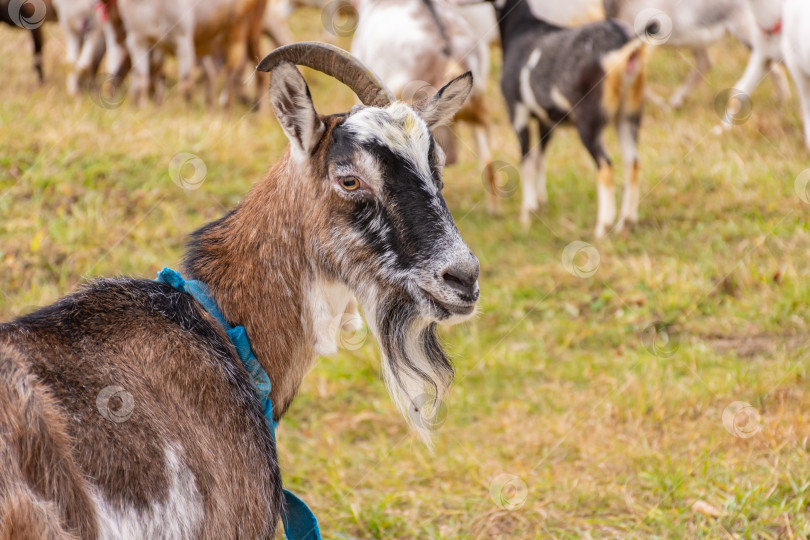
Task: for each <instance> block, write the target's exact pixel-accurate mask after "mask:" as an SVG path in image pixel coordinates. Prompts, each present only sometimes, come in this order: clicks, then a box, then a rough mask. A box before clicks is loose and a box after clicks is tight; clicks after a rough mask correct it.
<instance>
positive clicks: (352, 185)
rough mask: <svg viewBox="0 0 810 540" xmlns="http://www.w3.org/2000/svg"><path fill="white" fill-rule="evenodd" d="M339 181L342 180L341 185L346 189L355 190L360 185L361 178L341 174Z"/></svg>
mask: <svg viewBox="0 0 810 540" xmlns="http://www.w3.org/2000/svg"><path fill="white" fill-rule="evenodd" d="M338 182H340V187H342V188H343V189H345V190H346V191H354V190H355V189H357V188H359V187H360V179H359V178H357V177H356V176H341V177H340V179H339V180H338Z"/></svg>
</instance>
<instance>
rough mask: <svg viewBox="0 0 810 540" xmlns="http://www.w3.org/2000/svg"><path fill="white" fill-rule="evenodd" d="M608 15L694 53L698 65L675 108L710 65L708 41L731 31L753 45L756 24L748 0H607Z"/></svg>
mask: <svg viewBox="0 0 810 540" xmlns="http://www.w3.org/2000/svg"><path fill="white" fill-rule="evenodd" d="M605 16H606V17H608V18H615V19H619V20H622V21H624V22H626V23H627V24H629V25H630V26H632V27H633V28H634V30H635V31H636V33H638V34H639V35H643V36H645V38H646V39H647V40H648V41H649V42H651V43H652V44H654V45H662V46H666V47H683V48H686V49H688V50H689V51H690V52H691V53H692V56H693V57H694V59H695V66H694V67H693V68H692V69H691V71H690V73H689V75H688V76H687V78H686V80H685V81H684V83H683V84H682V85H681V86H680V87H679V88H678V89H677V90H675V92H674V93H673V94H672V97H671V98H670V101H669V103H670V105H671V106H672V107H674V108H676V109H677V108H680V107H681V106H682V105H683V102H684V100H685V99H686V98H687V97H688V96H689V95H690V94H691V93H692V92H694V90H695V88H696V87H697V85H699V84H700V82H701V81H702V80H703V79H704V78H705V76H706V73H707V72H708V71H709V70H710V69H711V66H712V59H711V56H710V55H709V49H708V47H709V45H711V44H713V43H715V42H716V41H718V40H719V39H721V38H722V37H723V36H724V35H726V33H731V34H733V35H734V36H736V37H737V38H738V39H739V40H741V41H742V42H743V43H745V44H747V45H749V46H750V44H751V33H752V30H753V28H752V27H753V25H754V20H753V15H752V14H751V10H750V8H749V7H748V5H747V4H746V3H745V0H716V1H714V2H708V3H707V2H702V1H700V0H605Z"/></svg>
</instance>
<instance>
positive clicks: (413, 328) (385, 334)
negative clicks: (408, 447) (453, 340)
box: [364, 293, 453, 447]
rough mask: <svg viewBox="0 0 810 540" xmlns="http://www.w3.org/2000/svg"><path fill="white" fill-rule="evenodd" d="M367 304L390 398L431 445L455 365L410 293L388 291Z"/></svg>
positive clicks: (367, 312) (434, 323)
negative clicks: (371, 303) (370, 303)
mask: <svg viewBox="0 0 810 540" xmlns="http://www.w3.org/2000/svg"><path fill="white" fill-rule="evenodd" d="M364 308H365V310H366V314H367V315H368V322H369V327H370V328H371V331H372V332H373V333H374V336H375V337H376V338H377V342H378V343H379V344H380V350H381V352H382V374H383V380H384V381H385V384H386V386H387V387H388V391H389V393H390V394H391V398H392V399H393V400H394V403H395V404H396V405H397V407H398V408H399V410H400V412H401V413H402V414H403V416H404V417H405V419H406V420H407V421H408V423H409V424H410V426H411V427H412V428H413V429H414V430H415V431H416V432H417V434H418V435H419V437H420V438H421V439H422V440H423V441H424V442H425V444H426V445H427V446H428V447H430V446H431V445H432V433H433V431H435V430H436V429H437V428H438V427H439V426H440V425H441V422H442V421H443V420H444V418H443V414H444V411H445V410H446V409H445V407H444V402H443V401H442V400H443V397H444V395H445V392H446V391H447V388H448V387H449V386H450V383H451V382H452V381H453V366H452V364H451V363H450V361H449V359H448V358H447V355H446V354H445V352H444V350H443V349H442V347H441V344H440V342H439V338H438V336H437V335H436V325H437V321H436V320H435V319H434V318H432V317H426V316H425V315H424V314H423V313H422V309H420V308H421V306H420V305H418V304H417V303H415V302H414V301H413V299H412V297H411V296H410V295H407V294H396V293H389V294H387V295H384V296H382V297H379V298H377V299H376V301H375V302H373V305H371V306H369V305H364ZM442 322H446V321H442Z"/></svg>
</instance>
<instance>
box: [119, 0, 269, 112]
mask: <svg viewBox="0 0 810 540" xmlns="http://www.w3.org/2000/svg"><path fill="white" fill-rule="evenodd" d="M117 4H118V11H119V13H120V19H121V21H122V24H123V27H124V28H125V29H126V46H127V49H128V51H129V55H130V57H131V58H132V65H133V70H134V72H135V73H134V74H135V79H134V80H133V83H132V93H133V94H134V96H135V99H136V101H138V102H141V103H142V102H143V100H144V99H145V97H146V94H147V90H148V88H149V82H150V65H151V60H150V54H151V53H153V52H154V51H152V49H155V48H157V49H159V50H160V51H165V52H174V54H175V55H176V56H177V64H178V70H179V76H180V86H181V91H182V93H183V94H184V95H185V97H186V99H187V100H188V99H190V98H191V90H192V84H193V83H192V79H191V72H192V69H193V67H194V65H195V61H196V59H197V58H202V57H203V56H206V55H211V54H222V55H223V57H224V60H225V73H226V83H225V89H224V90H223V93H222V94H221V96H220V103H221V104H222V105H223V106H227V105H229V104H230V101H231V99H232V97H233V96H234V95H236V93H237V89H238V85H239V77H240V76H241V74H242V71H243V69H244V66H245V60H246V58H247V56H248V54H249V53H250V55H251V56H256V55H257V54H258V41H259V39H260V37H261V33H262V21H263V13H264V8H265V5H266V0H214V1H211V2H190V1H188V2H179V3H176V4H175V3H169V4H166V3H163V2H158V1H157V0H150V1H148V2H138V1H135V0H120V1H118V2H117ZM223 14H225V16H223ZM150 51H151V53H150ZM257 78H258V82H257V84H260V83H261V81H262V80H263V77H261V76H259V77H257ZM260 95H261V94H260ZM257 97H259V96H257Z"/></svg>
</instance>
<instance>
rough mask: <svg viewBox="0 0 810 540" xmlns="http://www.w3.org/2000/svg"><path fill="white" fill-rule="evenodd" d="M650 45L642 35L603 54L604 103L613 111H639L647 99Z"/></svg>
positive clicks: (614, 112) (613, 112)
mask: <svg viewBox="0 0 810 540" xmlns="http://www.w3.org/2000/svg"><path fill="white" fill-rule="evenodd" d="M648 50H649V48H648V47H647V45H646V44H645V43H644V42H643V41H642V40H641V39H640V38H634V39H631V40H629V41H627V42H626V43H625V44H624V45H623V46H622V47H620V48H618V49H614V50H612V51H610V52H608V53H607V54H605V55H604V56H603V57H602V69H604V71H605V85H604V96H603V105H604V107H605V110H606V111H608V112H609V113H611V115H613V114H616V113H618V112H620V111H621V112H623V113H624V114H638V113H640V112H641V108H642V106H643V103H644V84H645V64H646V61H647V54H648Z"/></svg>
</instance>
